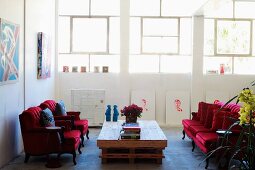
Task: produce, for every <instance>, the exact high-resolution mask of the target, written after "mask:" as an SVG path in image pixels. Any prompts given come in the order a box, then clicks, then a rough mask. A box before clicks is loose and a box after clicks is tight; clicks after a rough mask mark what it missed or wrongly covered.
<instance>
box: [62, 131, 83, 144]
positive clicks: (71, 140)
mask: <svg viewBox="0 0 255 170" xmlns="http://www.w3.org/2000/svg"><path fill="white" fill-rule="evenodd" d="M80 136H81V132H80V131H79V130H71V131H65V132H64V138H65V144H68V145H74V144H76V143H78V142H79V141H80Z"/></svg>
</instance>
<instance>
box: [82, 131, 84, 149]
mask: <svg viewBox="0 0 255 170" xmlns="http://www.w3.org/2000/svg"><path fill="white" fill-rule="evenodd" d="M81 146H82V147H84V136H83V135H82V134H81Z"/></svg>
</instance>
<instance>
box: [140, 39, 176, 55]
mask: <svg viewBox="0 0 255 170" xmlns="http://www.w3.org/2000/svg"><path fill="white" fill-rule="evenodd" d="M143 52H145V53H163V54H164V53H177V52H178V38H177V37H144V38H143Z"/></svg>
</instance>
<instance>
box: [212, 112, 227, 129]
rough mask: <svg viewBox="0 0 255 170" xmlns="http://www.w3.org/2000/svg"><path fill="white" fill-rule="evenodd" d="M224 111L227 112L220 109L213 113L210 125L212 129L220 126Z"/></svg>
mask: <svg viewBox="0 0 255 170" xmlns="http://www.w3.org/2000/svg"><path fill="white" fill-rule="evenodd" d="M226 113H227V112H226V111H222V110H221V111H219V112H215V113H214V115H213V121H212V127H211V130H212V131H216V130H218V129H221V128H222V124H223V119H224V116H225V114H226Z"/></svg>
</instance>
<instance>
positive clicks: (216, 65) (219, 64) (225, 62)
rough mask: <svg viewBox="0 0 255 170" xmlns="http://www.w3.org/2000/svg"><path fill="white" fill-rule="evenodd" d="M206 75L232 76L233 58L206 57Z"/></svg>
mask: <svg viewBox="0 0 255 170" xmlns="http://www.w3.org/2000/svg"><path fill="white" fill-rule="evenodd" d="M204 72H205V73H206V74H231V73H232V57H204Z"/></svg>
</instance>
